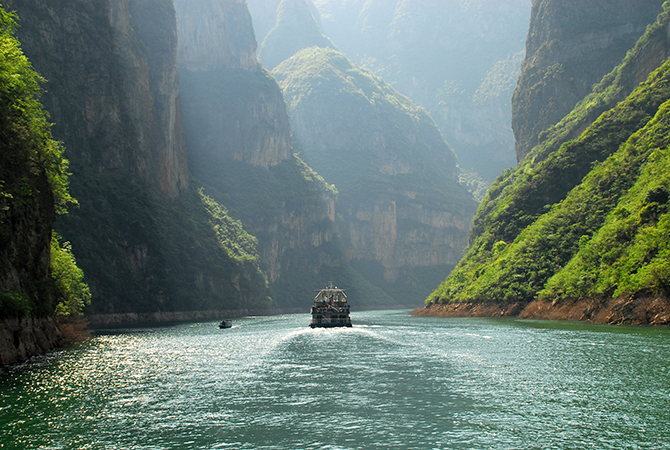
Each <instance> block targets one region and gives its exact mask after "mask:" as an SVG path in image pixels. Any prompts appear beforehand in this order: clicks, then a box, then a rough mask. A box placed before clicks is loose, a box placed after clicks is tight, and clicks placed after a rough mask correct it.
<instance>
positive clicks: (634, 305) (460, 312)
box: [412, 297, 670, 325]
mask: <svg viewBox="0 0 670 450" xmlns="http://www.w3.org/2000/svg"><path fill="white" fill-rule="evenodd" d="M412 315H413V316H417V317H518V318H520V319H534V320H566V321H581V322H589V323H594V324H608V325H619V324H622V325H623V324H625V325H670V300H668V299H664V298H654V297H649V298H641V299H630V298H619V299H611V300H602V299H586V300H574V301H562V302H550V301H544V300H536V301H533V302H531V303H530V304H527V305H523V304H521V303H493V302H481V303H475V302H468V303H450V304H445V305H428V306H426V307H424V308H417V309H415V310H414V311H412Z"/></svg>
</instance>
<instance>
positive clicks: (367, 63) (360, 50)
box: [314, 0, 531, 185]
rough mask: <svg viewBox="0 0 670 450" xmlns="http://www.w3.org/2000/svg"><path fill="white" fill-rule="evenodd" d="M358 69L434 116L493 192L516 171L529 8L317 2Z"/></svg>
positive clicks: (491, 3) (410, 1)
mask: <svg viewBox="0 0 670 450" xmlns="http://www.w3.org/2000/svg"><path fill="white" fill-rule="evenodd" d="M314 3H315V5H316V6H317V8H318V9H319V11H320V13H321V17H322V23H323V27H324V30H325V33H326V35H327V36H329V37H330V38H331V39H332V40H333V42H334V43H335V45H337V47H338V48H339V49H340V50H341V51H342V52H343V53H344V54H346V55H347V57H348V58H349V59H351V60H352V61H353V62H354V63H356V64H358V65H360V66H363V67H365V68H367V69H369V70H371V71H372V72H374V73H375V75H377V76H380V77H382V78H383V79H384V80H385V81H386V82H388V83H390V84H392V85H393V87H394V88H395V89H397V90H398V91H399V92H401V93H402V94H404V95H407V96H408V97H410V98H411V99H412V101H414V102H415V103H416V104H418V105H421V106H423V107H425V108H426V109H427V110H428V111H430V113H431V115H432V117H433V119H434V120H435V122H436V124H437V125H438V127H439V129H440V131H441V132H442V135H443V136H444V138H445V140H446V141H447V142H448V143H449V145H450V146H451V148H452V149H453V150H454V152H455V153H456V154H457V155H458V163H459V165H460V166H461V167H462V168H464V169H467V170H470V171H472V170H474V171H476V172H477V173H478V174H479V175H481V177H482V178H483V179H485V181H486V184H487V185H488V184H490V183H491V182H492V181H493V180H494V179H495V178H496V177H497V176H498V175H499V174H500V172H502V171H503V170H504V169H506V168H509V167H512V166H513V165H514V164H515V156H514V136H513V134H512V132H511V130H510V126H509V124H510V120H511V109H510V101H511V98H512V92H513V91H514V87H515V85H516V79H517V77H518V75H519V73H520V64H521V60H522V59H523V51H524V42H525V39H526V36H527V34H528V18H529V16H530V10H531V1H530V0H513V1H506V2H499V1H495V0H474V1H444V0H402V1H401V0H390V1H389V0H369V1H346V2H343V1H339V0H316V1H315V2H314Z"/></svg>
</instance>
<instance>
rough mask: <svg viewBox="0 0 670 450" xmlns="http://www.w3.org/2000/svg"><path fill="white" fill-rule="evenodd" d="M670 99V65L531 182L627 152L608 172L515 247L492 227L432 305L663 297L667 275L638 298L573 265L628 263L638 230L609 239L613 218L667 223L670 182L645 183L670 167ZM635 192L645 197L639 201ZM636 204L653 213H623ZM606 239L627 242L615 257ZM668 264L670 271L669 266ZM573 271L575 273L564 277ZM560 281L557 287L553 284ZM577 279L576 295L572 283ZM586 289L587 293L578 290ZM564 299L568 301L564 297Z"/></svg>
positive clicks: (636, 292)
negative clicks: (601, 284) (666, 157)
mask: <svg viewBox="0 0 670 450" xmlns="http://www.w3.org/2000/svg"><path fill="white" fill-rule="evenodd" d="M668 99H670V62H666V63H665V64H664V65H663V66H662V67H661V68H659V69H658V70H657V71H655V72H654V73H652V75H651V76H650V77H649V79H648V81H646V82H645V83H643V84H642V85H641V86H640V87H638V88H637V89H636V90H635V91H634V92H633V93H632V94H631V95H630V96H629V97H628V98H627V99H626V100H625V101H623V102H621V103H620V104H618V105H617V106H616V107H615V108H613V109H612V110H610V111H608V112H606V113H605V114H603V115H602V116H601V117H600V118H599V119H598V120H597V121H596V122H595V123H594V124H593V125H592V126H591V127H589V128H588V129H587V130H586V131H585V132H584V133H583V134H582V135H581V136H580V138H579V139H577V140H574V141H570V142H568V143H566V144H564V145H563V146H561V147H560V149H559V150H558V151H556V152H554V153H552V154H551V155H550V156H549V157H548V158H547V159H546V160H545V161H543V162H542V163H540V164H538V165H537V167H536V169H535V170H534V171H533V172H530V173H529V175H528V176H529V177H531V178H532V179H533V180H534V181H535V183H536V184H540V185H541V183H543V181H544V180H546V179H547V177H546V176H545V173H547V170H550V171H551V170H556V169H559V171H561V172H562V173H564V174H567V173H571V172H573V171H574V168H576V167H584V165H586V164H589V162H588V160H589V159H590V160H591V161H598V160H599V159H600V160H603V159H602V158H604V157H607V156H608V155H609V154H610V150H609V149H618V150H616V151H615V152H614V153H612V154H611V156H609V158H607V159H604V160H603V162H602V163H600V164H596V165H595V167H594V168H593V170H592V171H590V172H589V173H588V175H587V176H586V177H585V178H584V179H583V180H582V181H580V182H578V184H577V186H576V187H575V188H574V189H572V190H571V191H570V192H569V194H568V195H567V196H566V197H565V199H564V200H562V201H556V202H554V203H553V206H551V208H545V214H543V215H540V216H539V217H537V219H536V220H534V221H531V223H530V224H529V225H528V226H527V227H525V229H523V230H522V231H521V232H520V233H519V234H518V235H516V236H514V235H512V236H510V237H509V240H499V241H495V239H492V234H495V232H496V231H495V228H490V224H487V227H485V231H484V233H482V235H480V236H479V237H477V238H475V241H474V243H473V246H472V247H471V249H470V251H469V252H468V254H467V255H466V257H465V258H464V260H463V261H461V263H460V264H459V266H458V268H457V269H456V270H455V271H454V273H452V275H450V277H449V278H448V279H447V281H446V282H445V283H444V284H443V285H442V286H441V287H440V288H439V289H438V290H437V291H436V292H435V293H433V295H432V296H431V298H430V299H429V301H430V302H442V303H444V302H459V301H460V302H463V301H467V302H487V301H491V302H497V303H507V304H512V303H517V304H519V305H521V306H525V305H527V304H528V303H529V302H530V301H532V300H534V299H535V298H537V296H538V294H539V293H540V291H542V290H543V289H545V287H547V289H546V290H545V291H544V292H543V293H542V295H543V297H544V298H551V299H552V300H554V303H556V301H557V300H558V299H560V298H561V296H562V297H570V298H571V299H573V300H574V299H585V298H586V297H593V296H605V297H607V296H612V295H619V294H622V293H626V295H632V296H633V297H636V296H640V295H643V294H645V293H647V292H661V291H660V290H659V286H661V285H663V283H667V282H668V279H667V278H662V277H663V275H662V274H660V277H661V278H659V279H658V280H657V283H656V284H655V285H654V284H653V283H651V284H650V283H649V280H647V284H646V285H645V284H644V283H638V285H637V288H634V289H631V286H630V285H629V286H628V287H627V288H625V287H624V286H621V289H620V288H619V285H618V283H619V281H617V280H615V279H614V278H610V279H609V282H610V285H609V287H608V288H607V289H603V290H601V291H597V289H591V288H590V287H589V286H590V285H591V283H592V282H594V277H593V276H592V274H593V269H587V268H585V267H584V266H583V263H582V265H580V264H579V262H571V261H572V260H573V258H574V257H575V255H576V254H578V253H581V252H582V250H584V252H585V253H582V255H581V256H579V257H578V260H579V259H582V260H583V258H584V254H590V255H591V259H593V258H594V248H598V250H596V251H595V253H598V256H597V257H596V258H603V259H604V260H606V261H609V263H608V264H611V263H612V262H613V261H614V260H613V259H612V254H616V253H617V252H619V255H618V256H619V257H621V256H622V255H623V253H624V250H622V249H626V248H627V247H628V245H627V244H626V242H627V241H628V239H630V238H633V236H634V234H635V230H629V231H631V233H630V234H629V235H625V234H621V233H620V234H618V235H615V236H612V235H611V234H609V231H608V229H607V228H603V229H602V230H601V228H602V227H603V225H604V224H605V223H606V221H608V220H609V221H612V220H613V219H612V217H614V218H617V217H628V215H629V214H630V215H631V216H633V217H636V218H640V217H642V219H641V220H642V222H644V221H645V220H646V221H647V222H650V221H651V222H653V221H656V220H658V219H659V218H660V217H661V216H662V215H663V214H664V211H665V210H664V208H665V206H664V205H665V203H666V202H667V199H666V197H665V196H664V194H663V193H664V192H665V191H663V189H664V187H663V179H662V178H661V179H659V180H652V179H651V178H650V177H649V176H648V175H644V173H645V172H647V171H651V172H654V171H658V170H659V167H663V165H662V164H663V162H662V157H659V156H653V155H654V154H658V155H663V154H665V152H667V146H668V143H669V142H668V140H667V139H668V136H669V134H668V133H667V131H668V130H667V121H668V110H667V105H666V102H667V101H668ZM582 158H584V159H582ZM656 159H659V161H660V163H659V164H660V166H656V162H655V160H656ZM545 169H547V170H545ZM568 183H569V180H568ZM659 183H660V187H659ZM515 188H517V185H513V186H512V189H515ZM631 189H632V190H631ZM629 191H630V192H629ZM635 191H638V192H640V191H641V192H643V193H642V194H639V193H638V194H634V192H635ZM654 193H655V194H654ZM656 194H657V195H656ZM634 195H637V196H638V197H639V196H640V195H642V196H643V197H644V196H646V197H645V199H646V200H645V202H646V203H645V202H639V201H638V203H637V204H636V208H637V209H633V210H630V209H631V208H630V207H629V208H628V209H626V210H625V211H624V209H622V207H621V206H618V205H620V199H621V198H622V197H624V198H626V196H629V197H630V196H634ZM559 200H560V199H559ZM629 203H630V201H628V200H624V201H623V204H629ZM550 205H551V203H550ZM650 205H651V206H650ZM645 211H646V212H645ZM522 214H523V212H522V211H519V213H518V214H517V216H516V217H517V218H520V219H521V220H524V218H523V217H522V216H521V215H522ZM608 216H609V217H610V218H609V219H608ZM645 217H647V219H644V218H645ZM507 223H510V224H511V228H512V229H513V228H514V218H513V217H509V216H508V221H500V222H499V225H500V226H501V227H502V226H504V225H505V224H507ZM489 230H490V231H489ZM599 230H600V231H599ZM610 231H611V228H610ZM594 234H596V235H597V236H599V238H597V239H594V241H595V242H599V241H600V242H601V245H600V246H599V247H595V246H596V245H597V244H593V246H591V245H589V244H588V242H589V241H590V240H591V239H592V236H593V235H594ZM604 236H606V237H607V239H615V240H617V239H622V240H620V241H619V244H618V245H615V246H613V247H606V246H604V245H602V239H603V237H604ZM648 256H649V258H650V259H649V260H648V261H646V263H650V262H652V261H653V260H654V258H655V256H656V254H655V253H653V252H651V253H649V254H648ZM660 261H663V259H662V257H661V260H660ZM637 263H638V264H639V260H638V261H637ZM631 264H633V265H635V264H636V262H634V261H630V260H626V258H625V257H624V258H622V259H621V260H620V261H619V263H618V265H621V266H624V267H630V265H631ZM642 265H645V264H642ZM566 266H567V267H568V268H567V269H566V270H565V271H564V272H563V273H562V274H561V272H562V271H563V268H564V267H566ZM575 267H580V268H581V269H583V271H579V270H578V269H575ZM638 267H641V266H638ZM636 269H637V267H636ZM557 273H558V274H559V275H557V278H555V279H554V280H552V281H551V282H549V284H547V283H548V280H549V279H550V278H551V277H553V276H554V275H556V274H557ZM568 279H570V280H571V282H572V285H570V284H569V283H566V281H567V280H568ZM622 279H623V278H622ZM564 283H565V284H564ZM576 286H581V288H579V289H577V288H576ZM654 290H655V291H654ZM559 292H562V294H561V295H557V293H559ZM517 312H518V310H517Z"/></svg>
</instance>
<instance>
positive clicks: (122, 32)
mask: <svg viewBox="0 0 670 450" xmlns="http://www.w3.org/2000/svg"><path fill="white" fill-rule="evenodd" d="M12 4H13V8H14V9H15V10H16V11H17V13H18V14H19V16H20V17H21V28H20V33H19V37H20V38H21V40H22V42H23V46H24V49H25V51H26V54H27V55H28V56H29V57H30V58H31V59H32V61H33V63H34V65H35V67H36V68H37V69H38V70H39V71H41V72H42V73H43V74H44V76H45V78H46V79H47V80H48V83H47V84H46V89H47V93H46V95H45V96H44V103H45V107H46V109H47V110H48V111H49V113H50V115H51V119H52V120H53V121H54V122H55V125H54V127H53V132H54V136H56V137H57V138H58V139H61V140H63V141H64V142H65V143H66V147H67V150H66V156H67V157H68V158H69V159H70V161H71V170H72V173H73V176H72V177H71V190H72V193H73V195H74V196H75V197H76V198H77V199H78V200H79V203H80V205H81V206H80V208H78V209H76V210H73V211H72V213H71V214H69V215H68V216H66V217H64V218H63V219H61V220H59V221H58V222H57V224H56V228H57V229H58V231H59V232H60V234H62V235H63V237H64V238H65V239H67V240H69V241H71V243H72V248H73V251H74V253H75V254H76V255H77V259H78V262H79V263H80V266H81V267H82V268H83V269H84V271H85V273H86V277H87V280H88V282H89V284H90V286H91V291H92V294H93V302H92V305H91V307H90V308H89V310H88V312H96V313H111V312H147V311H174V310H192V309H233V308H244V307H253V306H258V305H262V304H265V303H266V298H267V286H266V280H265V276H264V274H263V273H262V271H261V270H260V268H259V265H258V264H259V263H258V258H257V255H255V244H254V243H253V240H251V241H250V240H249V239H248V238H249V237H248V235H247V234H246V232H244V230H243V229H242V228H241V226H240V225H239V223H237V222H235V221H234V220H232V219H231V218H230V217H228V216H227V213H226V211H225V209H223V208H221V207H220V206H218V205H217V206H212V204H211V199H209V197H208V196H207V195H206V194H205V193H204V192H202V191H199V190H197V189H193V188H190V186H189V175H188V166H187V162H186V152H185V148H184V143H183V134H182V126H181V125H182V122H181V105H180V99H179V87H178V74H177V66H176V51H177V32H176V19H175V14H174V8H173V5H172V2H171V1H170V0H143V1H139V0H122V1H116V0H115V1H93V0H73V1H69V2H59V3H53V2H48V1H25V0H16V1H13V3H12ZM221 230H225V232H221ZM240 241H242V242H248V245H241V244H240V243H239V242H240ZM235 249H239V251H238V250H235ZM240 252H241V253H240Z"/></svg>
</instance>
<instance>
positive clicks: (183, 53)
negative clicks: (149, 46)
mask: <svg viewBox="0 0 670 450" xmlns="http://www.w3.org/2000/svg"><path fill="white" fill-rule="evenodd" d="M175 8H176V11H177V18H178V28H177V29H178V31H179V51H178V56H179V57H178V61H179V67H180V69H181V71H182V77H183V79H184V80H183V81H182V85H183V86H184V89H185V91H186V92H188V93H189V95H190V93H191V91H192V90H198V91H199V92H201V93H202V94H204V95H205V96H208V94H207V93H205V92H203V91H202V90H199V89H198V88H199V87H201V86H205V85H216V88H219V89H220V90H227V91H228V92H230V93H231V94H232V91H236V90H237V91H238V93H239V97H244V100H243V101H238V102H236V104H235V105H234V106H230V107H228V106H227V105H221V110H220V111H219V113H218V114H216V113H213V114H212V115H211V116H209V117H202V119H204V120H207V123H208V125H207V128H208V129H211V131H210V132H209V133H208V134H207V135H206V136H204V138H205V139H206V140H205V142H203V143H202V147H200V146H198V147H197V148H196V149H193V150H194V151H196V152H198V151H201V150H205V149H206V151H207V152H208V155H209V157H211V156H212V155H213V154H221V153H222V152H223V153H225V154H226V155H227V156H228V157H231V158H232V159H234V160H236V161H245V162H248V163H250V164H252V165H259V166H263V167H266V168H267V167H270V166H274V165H277V164H279V163H280V162H281V161H283V160H285V159H288V158H290V157H291V146H290V125H289V123H288V116H287V114H286V107H285V105H284V101H283V98H282V96H281V92H280V91H279V89H278V88H277V87H276V85H274V86H273V83H272V82H271V81H269V80H266V77H265V75H264V74H263V71H262V68H261V67H260V65H259V63H258V60H257V59H256V46H257V44H256V40H255V38H254V31H253V25H252V23H251V15H250V14H249V11H248V9H247V7H246V3H245V2H244V1H214V0H208V1H204V2H203V1H195V0H177V1H176V2H175ZM217 71H218V75H217ZM224 72H225V73H224ZM217 76H218V77H219V78H220V80H218V81H217V80H216V78H217ZM212 87H213V88H215V87H214V86H212ZM193 95H198V94H196V93H195V92H194V93H193ZM209 95H210V98H211V99H215V98H221V96H222V95H223V92H221V91H219V92H213V93H211V94H209ZM233 115H234V117H231V116H233ZM224 136H225V138H223V139H221V138H222V137H224ZM207 139H209V141H207ZM212 139H213V141H212ZM198 160H199V161H201V160H202V159H198ZM196 164H197V162H196Z"/></svg>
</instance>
